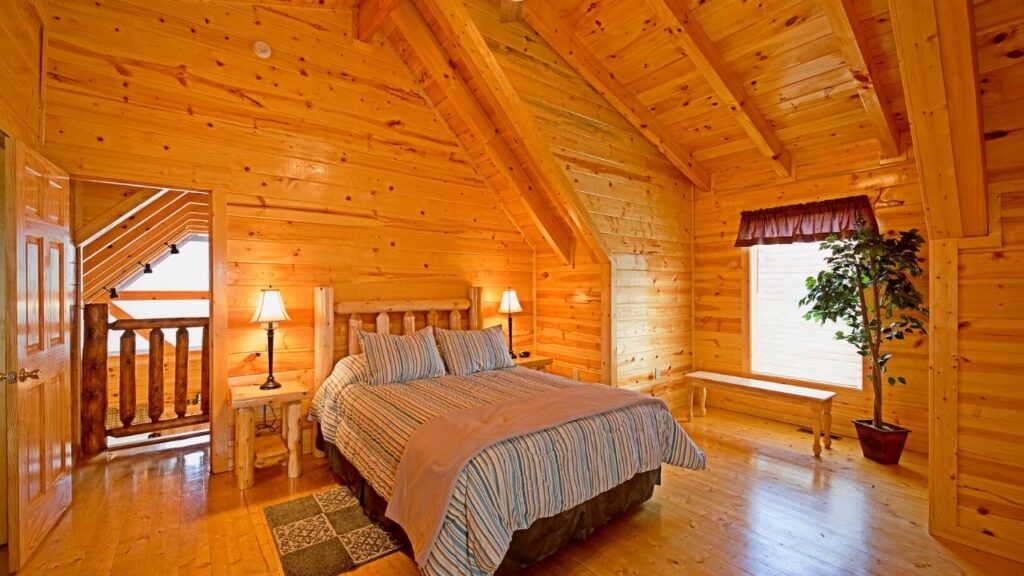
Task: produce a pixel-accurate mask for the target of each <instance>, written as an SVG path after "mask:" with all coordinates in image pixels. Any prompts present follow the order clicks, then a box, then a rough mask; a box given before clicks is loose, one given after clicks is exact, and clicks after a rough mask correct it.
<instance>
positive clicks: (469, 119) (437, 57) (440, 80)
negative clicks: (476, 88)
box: [388, 2, 575, 263]
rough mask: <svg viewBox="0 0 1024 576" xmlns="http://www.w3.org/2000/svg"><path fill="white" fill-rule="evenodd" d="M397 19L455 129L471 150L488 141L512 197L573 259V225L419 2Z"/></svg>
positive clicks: (407, 51) (403, 48)
mask: <svg viewBox="0 0 1024 576" xmlns="http://www.w3.org/2000/svg"><path fill="white" fill-rule="evenodd" d="M391 24H392V25H393V28H394V30H393V32H388V37H389V39H391V41H392V45H393V46H394V48H395V50H396V52H398V54H399V56H400V57H401V58H402V59H403V60H405V61H406V64H407V65H409V68H410V69H413V68H414V63H413V62H411V61H410V57H415V58H416V59H417V60H418V63H419V65H420V66H421V67H422V69H423V73H422V74H421V75H420V76H419V78H418V81H419V82H420V83H421V84H422V85H423V88H424V92H426V93H428V94H429V93H430V92H432V90H430V89H429V88H431V87H432V86H434V87H436V88H437V89H438V90H440V92H441V93H442V94H443V98H444V100H445V101H446V102H442V101H434V102H432V103H433V104H434V107H435V108H436V109H437V110H438V111H439V112H441V113H442V115H443V116H444V117H445V119H446V120H447V121H448V123H449V127H450V128H451V131H452V133H453V134H455V135H456V137H457V138H459V139H460V141H461V144H462V145H463V147H464V148H466V149H467V150H469V149H473V148H475V147H476V146H481V147H483V150H484V153H485V154H486V156H487V157H488V158H489V159H490V161H491V163H493V164H494V166H495V167H496V168H497V170H498V171H499V173H500V174H501V178H502V179H503V180H504V181H505V185H506V186H507V188H508V189H509V190H511V191H512V193H513V194H514V195H515V198H514V199H511V200H512V201H515V200H516V199H518V200H519V201H520V202H521V203H522V205H523V206H524V209H525V211H526V212H527V214H528V215H529V217H530V220H531V221H532V222H533V224H534V225H535V226H536V227H537V229H538V230H539V232H540V234H541V236H543V237H544V240H545V242H546V243H547V245H548V246H549V247H550V248H551V250H552V251H553V252H554V253H555V254H556V255H558V257H559V258H561V259H562V261H563V262H566V263H568V262H570V261H571V259H572V253H573V249H574V248H573V245H574V242H575V241H574V238H573V234H572V230H571V229H570V228H569V227H568V226H567V225H566V223H565V222H564V221H563V220H561V219H560V218H559V217H558V215H557V214H555V213H554V212H552V211H551V210H550V209H549V208H548V206H547V201H546V199H545V197H544V195H543V193H542V191H541V190H540V189H539V188H538V187H537V186H535V185H534V184H533V182H531V180H530V179H529V177H528V176H527V174H526V172H524V171H523V170H522V169H521V168H520V166H519V162H518V160H517V159H516V156H515V154H514V153H513V152H512V150H511V149H510V148H509V147H508V145H507V144H506V143H505V141H504V140H503V139H502V138H501V131H500V130H499V129H498V128H497V127H496V126H495V125H494V123H493V121H492V120H491V118H490V116H489V115H488V114H487V112H486V111H485V110H484V109H483V108H482V107H481V105H480V103H479V102H478V101H477V99H476V97H475V96H474V95H473V92H472V91H471V90H470V88H469V86H467V85H466V83H465V81H464V80H463V79H462V77H461V76H460V75H459V73H458V72H457V71H456V70H455V69H454V68H452V66H451V63H450V61H449V57H448V54H447V53H446V52H445V50H444V48H443V47H442V46H441V44H440V43H439V42H438V41H437V39H436V38H435V37H434V34H433V33H432V32H431V31H430V28H429V27H428V26H427V23H426V22H424V21H423V18H422V17H421V16H420V14H419V12H418V11H417V10H416V7H415V6H413V5H412V4H410V3H409V2H402V3H400V4H399V5H398V6H397V7H396V8H395V9H394V10H393V11H392V12H391ZM393 34H397V35H398V36H399V38H393ZM431 85H432V86H431ZM435 100H440V99H439V98H435ZM453 116H454V117H453ZM455 124H457V125H455ZM459 127H465V128H466V129H467V130H468V132H469V134H468V135H464V136H460V132H461V131H460V130H459V129H458V128H459ZM498 191H499V193H500V192H501V190H498Z"/></svg>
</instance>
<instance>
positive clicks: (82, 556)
mask: <svg viewBox="0 0 1024 576" xmlns="http://www.w3.org/2000/svg"><path fill="white" fill-rule="evenodd" d="M686 427H687V429H688V430H689V431H690V433H691V435H692V436H693V437H694V439H695V440H696V441H697V443H698V444H699V445H700V446H702V447H703V448H704V449H705V451H706V452H707V454H708V457H709V463H710V469H709V470H708V471H706V472H701V473H695V472H688V471H684V470H678V469H674V468H669V467H666V468H665V469H664V470H665V472H664V474H663V485H662V486H661V487H659V488H658V489H657V490H656V492H655V496H654V498H653V499H652V500H651V501H650V502H648V503H646V504H645V505H643V506H642V507H640V508H639V509H636V510H634V511H631V512H628V513H626V514H624V515H623V516H621V517H620V518H618V519H616V520H615V521H613V522H612V523H611V524H609V525H608V526H606V527H604V528H603V529H602V530H600V531H599V532H597V533H596V534H594V535H593V536H592V537H591V538H589V539H588V540H586V541H583V542H578V543H574V544H572V545H570V546H569V547H567V548H566V549H565V550H563V551H562V552H560V553H558V554H557V555H555V556H554V557H552V558H549V559H548V560H546V561H545V562H543V563H541V564H540V565H538V566H535V567H533V568H532V569H531V570H530V571H529V573H530V574H534V575H555V574H558V575H563V574H564V575H585V576H593V575H634V574H635V575H647V574H708V575H716V576H722V575H732V574H751V575H769V576H772V575H786V576H789V575H799V574H808V575H830V574H908V573H914V574H941V575H950V574H999V575H1009V574H1022V573H1024V565H1021V564H1016V563H1013V562H1009V561H1004V560H1001V559H998V558H996V557H993V556H989V555H987V554H984V553H981V552H977V551H974V550H970V549H967V548H964V547H961V546H957V545H951V544H945V543H943V542H940V541H938V540H936V539H934V538H932V537H931V536H929V535H928V534H927V531H926V528H925V526H926V519H927V508H926V498H927V494H926V490H927V478H926V475H925V473H926V460H925V458H924V457H923V456H921V455H919V454H909V453H908V454H906V455H905V457H904V459H905V462H904V464H903V465H901V466H899V467H884V466H880V465H877V464H874V463H872V462H869V461H867V460H864V459H863V458H862V457H861V456H860V454H859V453H858V450H859V449H858V446H857V443H856V441H855V440H852V439H842V440H839V441H836V442H834V443H833V449H832V450H831V451H826V452H825V454H824V457H823V458H822V459H821V460H817V461H816V460H815V459H814V458H813V457H811V456H810V437H809V436H808V435H807V434H804V433H800V432H797V431H795V430H794V429H793V427H792V426H790V425H786V424H780V423H776V422H770V421H766V420H761V419H758V418H754V417H750V416H745V415H740V414H736V413H731V412H726V411H721V410H717V411H714V412H713V413H711V414H709V415H708V417H706V418H698V419H697V420H696V422H694V423H693V424H692V425H691V424H687V425H686ZM208 460H209V454H208V451H207V449H206V448H205V447H202V446H199V447H191V448H178V449H174V450H169V451H163V452H159V453H147V454H141V455H124V454H117V455H115V456H114V457H113V458H112V459H110V461H109V462H107V461H105V460H99V461H93V462H88V463H86V464H84V465H82V466H80V467H79V468H78V469H77V470H76V472H75V485H74V490H75V498H74V504H73V506H72V508H71V510H70V511H69V512H68V513H67V515H66V516H65V517H64V518H63V519H62V520H61V522H60V524H59V525H58V526H57V527H56V529H55V530H54V531H53V533H52V534H51V535H50V537H49V538H48V539H47V541H46V542H45V543H44V545H43V547H42V549H41V550H39V552H38V553H37V554H35V556H34V557H33V560H32V562H31V564H30V565H29V567H28V569H26V570H25V571H23V574H47V575H48V576H49V575H63V574H89V575H95V576H99V575H106V574H117V575H133V574H139V575H145V576H156V575H158V574H159V575H163V574H182V575H185V574H189V575H191V574H212V575H218V576H220V575H226V574H239V575H242V574H244V575H254V574H279V573H280V565H279V563H278V560H277V556H276V553H275V551H274V546H273V543H272V542H271V540H270V534H269V532H268V529H267V527H266V522H265V520H264V518H263V514H262V508H263V507H265V506H267V505H269V504H274V503H277V502H281V501H284V500H288V499H291V498H294V497H296V496H299V495H302V494H305V493H308V492H310V491H314V490H317V489H320V488H323V487H326V486H329V485H332V484H334V483H335V480H334V479H333V477H332V476H331V474H330V472H329V471H328V470H327V469H326V468H325V467H324V465H323V463H322V461H319V460H313V459H307V460H306V461H305V465H306V469H305V474H304V475H303V477H302V478H299V479H297V480H294V481H289V480H288V479H287V478H284V476H283V474H281V472H280V471H277V470H262V471H258V473H257V480H256V481H257V484H256V487H255V488H253V489H252V490H250V491H248V492H245V493H241V492H239V491H238V490H236V489H235V487H234V479H233V477H232V476H231V475H230V474H221V475H217V476H214V477H210V476H208V475H207V473H206V470H207V464H208ZM417 573H418V572H417V571H416V569H415V566H414V565H413V563H412V562H411V561H410V559H409V558H408V557H407V556H406V555H404V554H401V553H399V554H393V555H391V556H389V557H386V558H384V559H381V560H379V561H377V562H374V563H371V564H368V565H366V566H363V567H362V568H360V569H358V570H356V571H354V572H351V573H350V574H353V575H354V576H377V575H388V576H391V575H399V576H401V575H406V574H408V575H414V574H417Z"/></svg>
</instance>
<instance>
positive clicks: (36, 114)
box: [0, 0, 46, 147]
mask: <svg viewBox="0 0 1024 576" xmlns="http://www.w3.org/2000/svg"><path fill="white" fill-rule="evenodd" d="M45 19H46V4H45V2H44V1H43V0H10V1H8V2H3V3H0V54H3V57H2V58H0V86H3V88H2V89H0V130H3V131H6V132H8V133H9V135H10V136H13V137H15V138H18V139H20V140H23V141H25V142H27V143H29V144H31V145H32V146H36V147H38V146H39V137H40V123H39V122H40V116H41V112H40V111H41V110H42V104H43V98H42V85H43V84H42V82H41V81H40V78H41V75H42V57H43V56H42V50H43V41H42V37H43V23H44V21H45Z"/></svg>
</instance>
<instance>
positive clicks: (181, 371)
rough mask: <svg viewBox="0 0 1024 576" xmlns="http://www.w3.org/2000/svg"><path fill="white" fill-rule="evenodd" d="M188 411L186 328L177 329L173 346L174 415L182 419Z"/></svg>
mask: <svg viewBox="0 0 1024 576" xmlns="http://www.w3.org/2000/svg"><path fill="white" fill-rule="evenodd" d="M187 409H188V328H184V327H182V328H178V333H177V336H176V338H175V344H174V413H175V414H177V415H178V418H184V417H185V412H186V411H187Z"/></svg>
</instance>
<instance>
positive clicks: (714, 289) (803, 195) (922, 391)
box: [694, 143, 928, 451]
mask: <svg viewBox="0 0 1024 576" xmlns="http://www.w3.org/2000/svg"><path fill="white" fill-rule="evenodd" d="M871 148H872V146H871V143H862V144H856V145H853V146H852V147H850V148H846V147H837V148H836V150H835V151H834V152H832V153H828V154H826V153H824V152H823V153H822V154H821V155H819V156H817V157H815V158H814V159H813V160H812V163H807V164H804V165H801V166H798V168H797V174H798V175H799V177H798V178H797V179H796V180H795V181H793V182H790V183H786V184H778V185H773V186H767V187H765V186H761V185H758V184H757V183H756V182H750V183H748V186H747V187H735V188H731V189H730V188H718V187H716V188H714V189H713V190H712V191H711V192H706V193H700V192H698V193H697V194H696V202H695V208H694V227H695V232H696V236H695V249H694V344H695V348H696V351H695V354H696V359H695V366H696V368H697V369H699V370H712V371H717V372H725V373H730V374H749V364H748V363H749V351H748V338H749V336H748V326H747V321H748V317H749V315H748V312H747V302H748V296H747V288H746V287H747V282H748V276H747V253H748V249H744V248H735V247H733V243H734V242H735V240H736V232H737V230H738V229H739V221H740V212H741V211H743V210H756V209H759V208H768V207H772V206H781V205H785V204H796V203H802V202H812V201H818V200H826V199H830V198H838V197H843V196H852V195H859V194H867V195H868V196H869V197H870V198H872V200H876V199H877V200H880V201H881V202H880V204H879V205H877V206H876V209H875V212H876V216H877V217H878V221H879V225H880V226H881V228H882V230H883V231H892V230H905V229H909V228H917V229H919V230H921V231H922V233H924V234H925V235H927V226H926V225H925V220H924V208H923V204H922V200H921V189H920V186H919V183H918V174H917V168H916V167H915V165H914V160H913V157H912V154H913V151H912V150H911V151H910V152H909V157H907V158H904V159H902V160H897V161H895V162H893V163H891V164H888V165H885V166H879V163H878V159H877V150H875V151H874V154H872V151H871ZM858 150H861V151H862V153H859V154H858V152H857V151H858ZM836 167H842V168H841V169H839V170H836ZM926 256H927V247H925V249H923V250H922V259H926ZM925 266H927V263H925ZM919 288H920V290H921V291H922V293H923V294H926V295H927V293H928V285H927V280H926V278H922V280H921V281H920V282H919ZM891 349H892V351H893V352H894V353H895V358H894V359H893V361H892V363H891V364H890V369H891V370H892V371H893V373H894V374H899V375H902V376H905V377H906V378H907V384H906V385H900V386H897V387H890V386H888V385H886V387H885V401H884V410H885V412H884V416H885V419H886V420H887V421H889V422H893V423H896V424H900V425H902V426H905V427H908V428H910V429H912V430H913V433H912V434H911V435H910V437H909V439H908V447H909V448H910V449H912V450H917V451H927V447H928V342H927V339H926V338H923V337H916V338H909V339H908V340H906V341H905V342H903V343H899V344H894V345H893V346H892V348H891ZM769 379H770V378H769ZM865 386H866V387H864V388H862V389H860V390H857V389H846V388H839V387H826V388H828V389H832V390H835V391H836V392H837V393H838V395H837V397H836V399H835V401H834V404H833V427H834V429H835V430H836V431H837V432H838V433H840V434H844V435H853V434H855V433H854V430H853V425H852V424H851V423H850V420H852V419H854V418H865V417H870V415H871V394H870V389H869V388H868V387H867V386H868V385H867V383H865ZM708 404H709V405H710V406H714V407H719V408H727V409H730V410H738V411H741V412H747V413H751V414H756V415H759V416H764V417H767V418H771V419H775V420H784V421H789V422H792V423H793V424H799V425H801V426H805V425H806V424H807V416H806V415H805V414H803V413H794V408H792V407H788V406H786V405H784V404H779V403H771V402H765V401H763V400H752V399H750V398H748V397H745V396H742V395H737V394H730V393H728V392H723V391H719V390H715V391H711V392H709V393H708ZM854 441H855V440H854Z"/></svg>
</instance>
